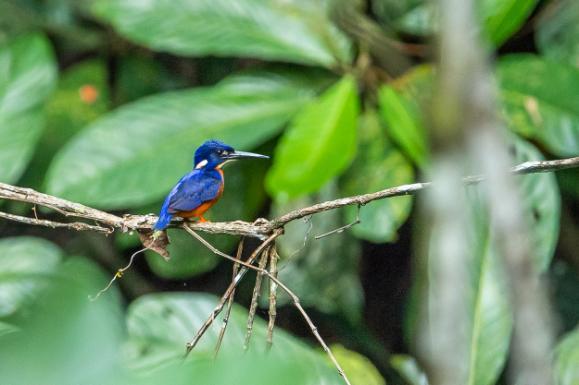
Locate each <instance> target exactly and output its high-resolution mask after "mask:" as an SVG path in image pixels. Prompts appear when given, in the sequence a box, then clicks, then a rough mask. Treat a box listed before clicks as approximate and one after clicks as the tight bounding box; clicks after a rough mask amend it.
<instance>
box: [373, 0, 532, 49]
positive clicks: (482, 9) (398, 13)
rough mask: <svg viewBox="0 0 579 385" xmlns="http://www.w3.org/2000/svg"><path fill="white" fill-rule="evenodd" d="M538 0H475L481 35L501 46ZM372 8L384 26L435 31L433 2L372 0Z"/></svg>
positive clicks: (425, 33)
mask: <svg viewBox="0 0 579 385" xmlns="http://www.w3.org/2000/svg"><path fill="white" fill-rule="evenodd" d="M536 4H537V0H477V1H476V5H477V7H478V8H477V15H480V21H481V23H482V24H483V27H484V30H483V32H484V34H485V36H486V37H487V38H488V39H489V40H490V42H491V43H493V44H495V45H496V46H500V45H501V44H502V43H504V42H505V41H506V40H507V39H508V38H509V37H510V36H511V35H512V34H513V33H515V32H516V31H517V30H519V29H520V27H521V26H522V25H523V24H524V23H525V21H526V20H527V17H528V16H529V15H530V14H531V12H532V11H533V9H534V8H535V6H536ZM373 7H374V10H375V12H376V13H377V14H378V15H379V17H380V18H381V20H382V21H383V22H384V23H385V24H386V25H394V26H395V28H396V29H398V30H400V31H404V32H406V33H412V34H416V35H430V34H433V33H434V32H435V31H436V30H438V19H437V17H436V7H435V3H433V2H429V1H425V0H403V1H398V0H374V2H373Z"/></svg>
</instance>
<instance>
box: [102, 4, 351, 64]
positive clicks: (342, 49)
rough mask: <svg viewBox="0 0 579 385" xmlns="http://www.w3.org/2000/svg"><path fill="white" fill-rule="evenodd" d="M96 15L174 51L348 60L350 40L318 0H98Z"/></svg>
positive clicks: (134, 37)
mask: <svg viewBox="0 0 579 385" xmlns="http://www.w3.org/2000/svg"><path fill="white" fill-rule="evenodd" d="M94 13H95V14H96V15H97V16H98V17H100V18H101V19H103V20H105V21H108V22H110V23H111V24H112V25H113V26H114V27H115V28H116V29H117V31H119V33H121V34H123V35H124V36H126V37H128V38H129V39H131V40H134V41H135V42H137V43H140V44H143V45H146V46H147V47H149V48H151V49H153V50H159V51H165V52H170V53H174V54H178V55H193V56H199V55H216V56H246V57H247V56H248V57H255V58H261V59H269V60H284V61H291V62H296V63H304V64H316V65H322V66H325V67H335V66H337V65H338V64H340V63H349V62H350V61H351V52H350V44H349V42H348V40H347V38H346V37H345V36H344V35H343V34H342V33H341V32H340V31H339V30H338V29H337V28H336V27H335V26H334V25H333V24H332V23H331V21H330V20H329V17H328V15H327V9H326V4H325V2H324V1H321V0H315V1H310V0H291V1H284V2H281V1H275V0H267V1H264V0H237V1H235V2H232V1H229V0H217V1H216V0H201V1H199V0H178V1H169V0H152V1H146V2H143V1H140V2H137V1H130V0H121V1H118V0H98V1H97V2H96V3H95V6H94Z"/></svg>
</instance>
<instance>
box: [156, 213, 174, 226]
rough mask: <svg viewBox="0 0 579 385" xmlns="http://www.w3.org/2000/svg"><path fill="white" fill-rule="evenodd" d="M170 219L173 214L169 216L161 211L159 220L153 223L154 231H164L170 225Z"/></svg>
mask: <svg viewBox="0 0 579 385" xmlns="http://www.w3.org/2000/svg"><path fill="white" fill-rule="evenodd" d="M171 219H173V214H169V213H168V212H166V211H161V214H160V215H159V219H158V220H157V223H155V227H154V228H155V231H163V230H165V229H166V228H167V227H168V226H169V223H171Z"/></svg>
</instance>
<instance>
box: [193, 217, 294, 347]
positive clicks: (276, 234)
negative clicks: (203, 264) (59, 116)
mask: <svg viewBox="0 0 579 385" xmlns="http://www.w3.org/2000/svg"><path fill="white" fill-rule="evenodd" d="M184 228H185V230H186V231H187V232H188V233H189V234H191V235H193V236H194V237H195V238H197V239H198V240H199V241H200V242H201V243H203V244H204V245H205V246H206V247H207V248H209V250H211V251H212V252H213V253H215V254H217V255H220V256H222V257H224V258H227V259H230V260H232V261H233V262H236V263H239V264H240V265H243V266H244V267H243V268H241V269H240V271H239V273H237V275H236V276H235V278H234V279H233V281H232V282H231V283H230V284H229V287H228V288H227V290H225V293H224V294H223V295H222V296H221V299H220V300H219V303H218V304H217V306H215V308H214V309H213V311H212V312H211V314H210V315H209V317H208V318H207V319H206V320H205V322H204V323H203V325H201V327H200V328H199V330H198V331H197V333H196V334H195V336H194V337H193V339H192V340H191V341H190V342H188V343H187V352H186V353H185V356H187V355H188V354H189V353H190V352H191V350H193V348H194V347H195V346H196V345H197V343H199V340H200V339H201V337H202V336H203V334H205V332H206V331H207V329H208V328H209V327H210V326H211V324H212V323H213V321H214V320H215V317H217V316H218V315H219V313H221V310H223V306H224V305H225V302H226V301H227V300H228V299H229V296H231V294H232V293H233V291H234V290H235V288H236V287H237V285H238V284H239V282H240V281H241V279H242V278H243V276H244V275H245V273H246V272H247V269H248V268H256V267H255V266H253V265H251V263H253V261H254V260H255V258H257V256H259V255H260V254H261V252H262V251H263V250H264V249H265V248H266V247H267V246H268V245H269V244H271V243H272V242H274V241H275V239H276V238H277V237H279V236H280V235H281V234H282V233H283V231H282V230H281V229H277V230H275V231H274V232H273V234H271V235H270V236H269V238H267V239H266V240H265V241H263V242H262V243H261V244H260V245H259V246H258V247H257V248H256V249H255V250H254V251H253V253H252V254H251V255H250V256H249V258H248V259H247V261H246V262H243V261H241V260H237V259H235V258H233V257H231V256H229V255H227V254H225V253H222V252H221V251H219V250H218V249H216V248H215V247H213V245H211V244H210V243H209V242H207V241H206V240H205V239H203V238H202V237H201V236H200V235H199V234H197V233H195V231H193V230H192V229H191V228H189V226H184Z"/></svg>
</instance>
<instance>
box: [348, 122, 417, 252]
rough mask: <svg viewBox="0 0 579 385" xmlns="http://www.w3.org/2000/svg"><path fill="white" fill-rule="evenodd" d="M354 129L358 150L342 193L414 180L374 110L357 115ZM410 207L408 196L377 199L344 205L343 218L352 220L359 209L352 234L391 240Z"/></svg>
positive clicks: (371, 189)
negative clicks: (356, 129) (357, 122)
mask: <svg viewBox="0 0 579 385" xmlns="http://www.w3.org/2000/svg"><path fill="white" fill-rule="evenodd" d="M358 131H359V133H360V146H359V147H360V151H359V152H358V156H357V157H356V159H355V161H354V163H353V164H352V166H351V167H350V169H349V171H348V173H347V174H346V175H345V177H344V180H343V188H342V190H343V192H344V195H358V194H366V193H371V192H375V191H379V190H383V189H385V188H388V187H394V186H399V185H402V184H407V183H412V182H414V170H413V169H412V166H411V165H410V164H409V163H408V161H407V160H406V158H404V156H402V154H400V152H398V151H397V150H396V149H395V148H394V147H393V146H392V145H391V144H390V143H389V141H388V139H387V138H385V137H384V133H383V130H382V127H380V122H379V121H378V117H377V115H376V113H375V112H374V111H367V112H366V114H365V115H363V116H361V118H360V128H359V130H358ZM411 208H412V197H411V196H406V197H396V198H391V199H381V200H378V201H375V202H370V203H369V204H368V205H365V206H362V207H360V208H359V209H358V208H357V207H353V206H352V207H347V208H346V218H347V219H346V220H347V222H353V221H354V220H355V219H356V217H357V216H358V210H359V219H360V223H359V224H358V225H356V226H354V227H353V228H352V232H353V233H354V235H356V236H357V237H358V238H361V239H364V240H367V241H370V242H375V243H383V242H392V241H394V240H396V236H397V234H396V231H397V230H398V228H399V227H400V226H401V225H402V224H403V223H404V222H405V221H406V219H407V218H408V215H409V214H410V209H411Z"/></svg>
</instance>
